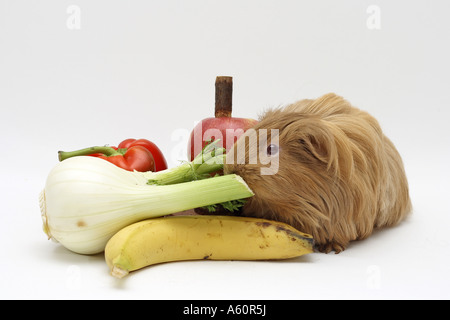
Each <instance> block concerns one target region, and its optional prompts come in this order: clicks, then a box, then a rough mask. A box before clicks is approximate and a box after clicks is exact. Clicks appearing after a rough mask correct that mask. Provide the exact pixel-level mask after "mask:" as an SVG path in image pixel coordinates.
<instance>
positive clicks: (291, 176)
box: [224, 93, 411, 253]
mask: <svg viewBox="0 0 450 320" xmlns="http://www.w3.org/2000/svg"><path fill="white" fill-rule="evenodd" d="M253 129H254V130H248V131H247V132H246V133H245V134H244V135H243V136H242V137H241V138H240V139H239V140H238V141H237V142H236V144H235V145H234V149H232V150H231V151H232V152H229V153H228V154H227V159H226V163H225V166H224V172H225V173H236V174H238V175H240V176H241V177H242V178H243V179H244V180H245V181H246V183H247V184H248V185H249V187H250V188H251V189H252V190H253V192H254V193H255V195H254V196H253V197H252V198H249V199H248V201H247V202H246V204H245V205H244V207H243V209H242V214H243V215H244V216H255V217H261V218H266V219H272V220H278V221H282V222H285V223H288V224H290V225H292V226H294V227H296V228H297V229H299V230H301V231H303V232H306V233H309V234H311V235H312V236H313V237H314V239H315V241H316V247H317V249H318V250H319V251H321V252H326V253H328V252H330V251H332V250H334V251H335V252H336V253H339V252H341V251H342V250H345V248H346V247H347V246H348V244H349V242H350V241H352V240H360V239H364V238H366V237H368V236H369V235H370V234H371V233H372V232H373V230H374V229H375V228H379V227H386V226H392V225H395V224H396V223H398V222H399V221H401V220H402V219H404V218H405V216H407V214H408V213H409V212H410V210H411V202H410V198H409V192H408V182H407V179H406V175H405V171H404V168H403V163H402V159H401V157H400V155H399V153H398V152H397V150H396V148H395V147H394V145H393V144H392V142H391V141H390V140H389V139H388V138H387V137H386V136H385V135H384V134H383V132H382V130H381V128H380V126H379V124H378V122H377V120H376V119H375V118H373V117H372V116H371V115H369V114H368V113H367V112H364V111H361V110H359V109H357V108H355V107H352V106H351V105H350V104H349V102H347V101H346V100H344V99H343V98H342V97H340V96H337V95H335V94H332V93H330V94H326V95H324V96H322V97H320V98H318V99H316V100H301V101H298V102H296V103H294V104H292V105H288V106H286V107H284V108H279V109H274V110H270V111H267V112H266V113H265V114H264V115H263V116H262V117H261V118H260V122H259V123H258V124H257V125H256V126H255V127H254V128H253ZM261 133H264V134H261ZM252 136H253V138H255V139H252ZM266 137H267V138H266ZM263 140H264V141H263ZM274 141H276V143H274ZM257 145H259V146H257ZM242 150H244V151H245V152H241V153H239V151H242ZM263 160H264V161H263ZM271 160H273V161H274V163H270V161H271ZM263 169H266V171H265V172H263V171H262V170H263Z"/></svg>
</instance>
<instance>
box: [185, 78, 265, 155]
mask: <svg viewBox="0 0 450 320" xmlns="http://www.w3.org/2000/svg"><path fill="white" fill-rule="evenodd" d="M232 93H233V78H232V77H217V78H216V106H215V117H214V118H206V119H203V120H202V121H200V122H199V123H198V124H197V125H196V126H195V128H194V129H193V130H192V132H191V135H190V137H189V142H188V159H190V161H192V160H194V158H195V156H196V155H198V154H199V153H200V152H201V151H202V149H203V148H204V146H205V145H206V144H207V143H208V142H209V141H211V140H218V139H220V143H219V146H221V147H224V148H226V150H227V151H228V150H230V149H231V148H232V147H233V145H234V143H235V142H236V141H237V139H238V138H239V137H240V136H241V135H242V134H243V133H244V132H245V131H247V130H248V129H249V128H251V127H253V126H254V125H256V124H257V123H258V121H257V120H255V119H249V118H234V117H231V111H232Z"/></svg>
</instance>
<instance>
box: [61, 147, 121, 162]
mask: <svg viewBox="0 0 450 320" xmlns="http://www.w3.org/2000/svg"><path fill="white" fill-rule="evenodd" d="M94 153H102V154H104V155H105V156H107V157H110V156H117V155H121V153H120V152H118V151H117V150H115V149H114V148H111V147H106V146H97V147H90V148H85V149H80V150H76V151H58V159H59V161H63V160H66V159H68V158H72V157H77V156H87V155H90V154H94Z"/></svg>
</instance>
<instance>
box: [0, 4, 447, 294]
mask: <svg viewBox="0 0 450 320" xmlns="http://www.w3.org/2000/svg"><path fill="white" fill-rule="evenodd" d="M71 5H75V6H76V7H75V9H77V8H78V9H79V13H80V15H79V18H80V20H79V22H80V23H79V25H77V20H76V19H75V20H74V16H73V12H74V11H71V10H72V8H73V7H72V8H71V7H70V6H71ZM372 5H375V6H376V7H375V9H379V13H380V15H379V20H376V17H375V20H376V21H374V20H373V19H374V16H373V14H374V13H373V12H374V11H371V9H372V8H373V7H371V6H372ZM68 9H69V12H68ZM368 9H369V12H368V11H367V10H368ZM449 12H450V5H449V2H448V1H444V0H433V1H381V0H376V1H365V0H363V1H361V0H354V1H332V0H327V1H312V0H311V1H298V0H297V1H285V0H282V1H280V0H277V1H262V0H258V1H256V0H254V1H249V0H245V1H234V0H233V1H230V0H228V1H211V0H203V1H199V0H196V1H192V0H191V1H173V0H171V1H136V0H134V1H111V0H109V1H88V0H71V1H65V0H54V1H23V0H0V109H1V114H0V137H1V150H2V153H1V155H0V161H1V165H0V172H1V184H0V188H1V189H0V195H1V203H2V206H1V213H0V214H1V215H0V219H1V220H0V228H1V229H0V237H1V239H0V241H1V246H0V247H1V254H0V259H1V260H0V297H1V298H3V299H19V298H25V299H35V298H40V299H55V298H58V299H69V298H70V299H72V298H75V299H79V298H80V299H81V298H87V299H91V298H92V299H94V298H97V299H98V298H99V299H109V298H112V299H136V298H137V299H316V298H319V299H321V298H322V299H337V298H339V299H372V298H373V299H384V298H387V299H428V298H430V299H431V298H438V299H440V298H446V299H448V298H450V289H449V288H450V269H449V265H450V244H449V241H450V240H449V237H448V235H449V232H450V228H449V226H450V224H449V223H450V217H449V216H450V205H449V202H450V201H449V187H450V183H449V180H450V169H449V164H450V161H449V160H450V124H449V123H450V117H449V116H450V95H449V88H450V80H449V79H450V77H449V74H450V68H449V62H448V59H449V57H450V50H449V43H450V19H449ZM77 27H80V28H79V29H78V28H77ZM374 27H380V28H379V29H378V28H375V29H374ZM217 75H230V76H233V81H234V94H233V107H234V109H233V115H234V116H236V117H252V118H256V117H258V115H259V114H260V113H261V112H262V111H263V110H265V109H266V108H270V107H276V106H279V105H284V104H287V103H290V102H294V101H295V100H298V99H303V98H315V97H318V96H320V95H322V94H324V93H327V92H336V93H338V94H340V95H342V96H344V97H345V98H347V99H348V100H349V101H350V102H351V103H353V104H354V105H355V106H358V107H360V108H362V109H364V110H367V111H369V112H370V113H371V114H373V115H374V116H375V117H377V119H378V120H379V122H380V123H381V125H382V127H383V129H384V130H385V132H386V134H387V135H388V136H389V137H390V138H391V139H392V140H393V142H394V143H395V144H396V146H397V148H398V150H399V151H400V153H401V154H402V156H403V160H404V162H405V168H406V171H407V175H408V178H409V183H410V191H411V197H412V201H413V205H414V213H413V215H412V216H411V217H410V218H409V219H408V220H407V221H405V222H404V223H402V224H400V225H399V226H398V227H395V228H391V229H389V230H383V231H380V232H377V233H376V234H374V235H373V236H372V237H371V238H369V239H367V240H364V241H361V242H356V243H353V244H352V245H350V247H349V248H348V249H347V250H346V251H345V252H343V253H341V254H339V255H335V254H328V255H325V254H319V253H315V254H311V255H307V256H304V257H301V258H299V259H293V260H289V261H280V262H240V261H226V262H216V261H198V262H178V263H167V264H162V265H158V266H154V267H150V268H146V269H144V270H141V271H138V272H135V273H134V274H132V275H130V276H129V277H128V278H126V279H124V281H117V280H115V279H113V278H112V277H111V276H110V275H109V274H108V269H107V266H106V264H105V262H104V259H103V256H102V255H96V256H82V255H77V254H74V253H71V252H69V251H67V250H66V249H64V248H63V247H61V246H60V245H57V244H54V243H52V242H49V241H47V239H46V237H45V235H44V233H43V232H42V230H41V219H40V212H39V206H38V194H39V192H40V190H41V189H42V188H43V186H44V183H45V180H46V177H47V174H48V172H49V171H50V169H51V168H52V167H53V166H54V165H55V164H56V163H57V151H58V150H61V149H63V150H74V149H79V148H83V147H88V146H92V145H104V144H110V145H117V144H118V143H119V142H120V141H122V140H123V139H126V138H129V137H134V138H147V139H150V140H152V141H154V142H155V143H157V144H158V145H159V146H160V148H161V149H162V150H163V152H164V153H165V154H166V157H167V160H168V162H169V165H170V166H171V167H172V166H175V165H177V164H178V160H185V141H184V140H183V139H184V138H183V137H185V136H186V134H187V133H188V132H189V131H190V130H191V129H192V127H193V126H194V124H195V122H196V121H199V120H201V119H203V118H205V117H209V116H212V115H213V109H214V81H215V77H216V76H217Z"/></svg>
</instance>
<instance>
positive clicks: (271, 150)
mask: <svg viewBox="0 0 450 320" xmlns="http://www.w3.org/2000/svg"><path fill="white" fill-rule="evenodd" d="M277 153H278V146H277V145H276V144H270V145H269V146H268V147H267V155H269V156H274V155H276V154H277Z"/></svg>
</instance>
